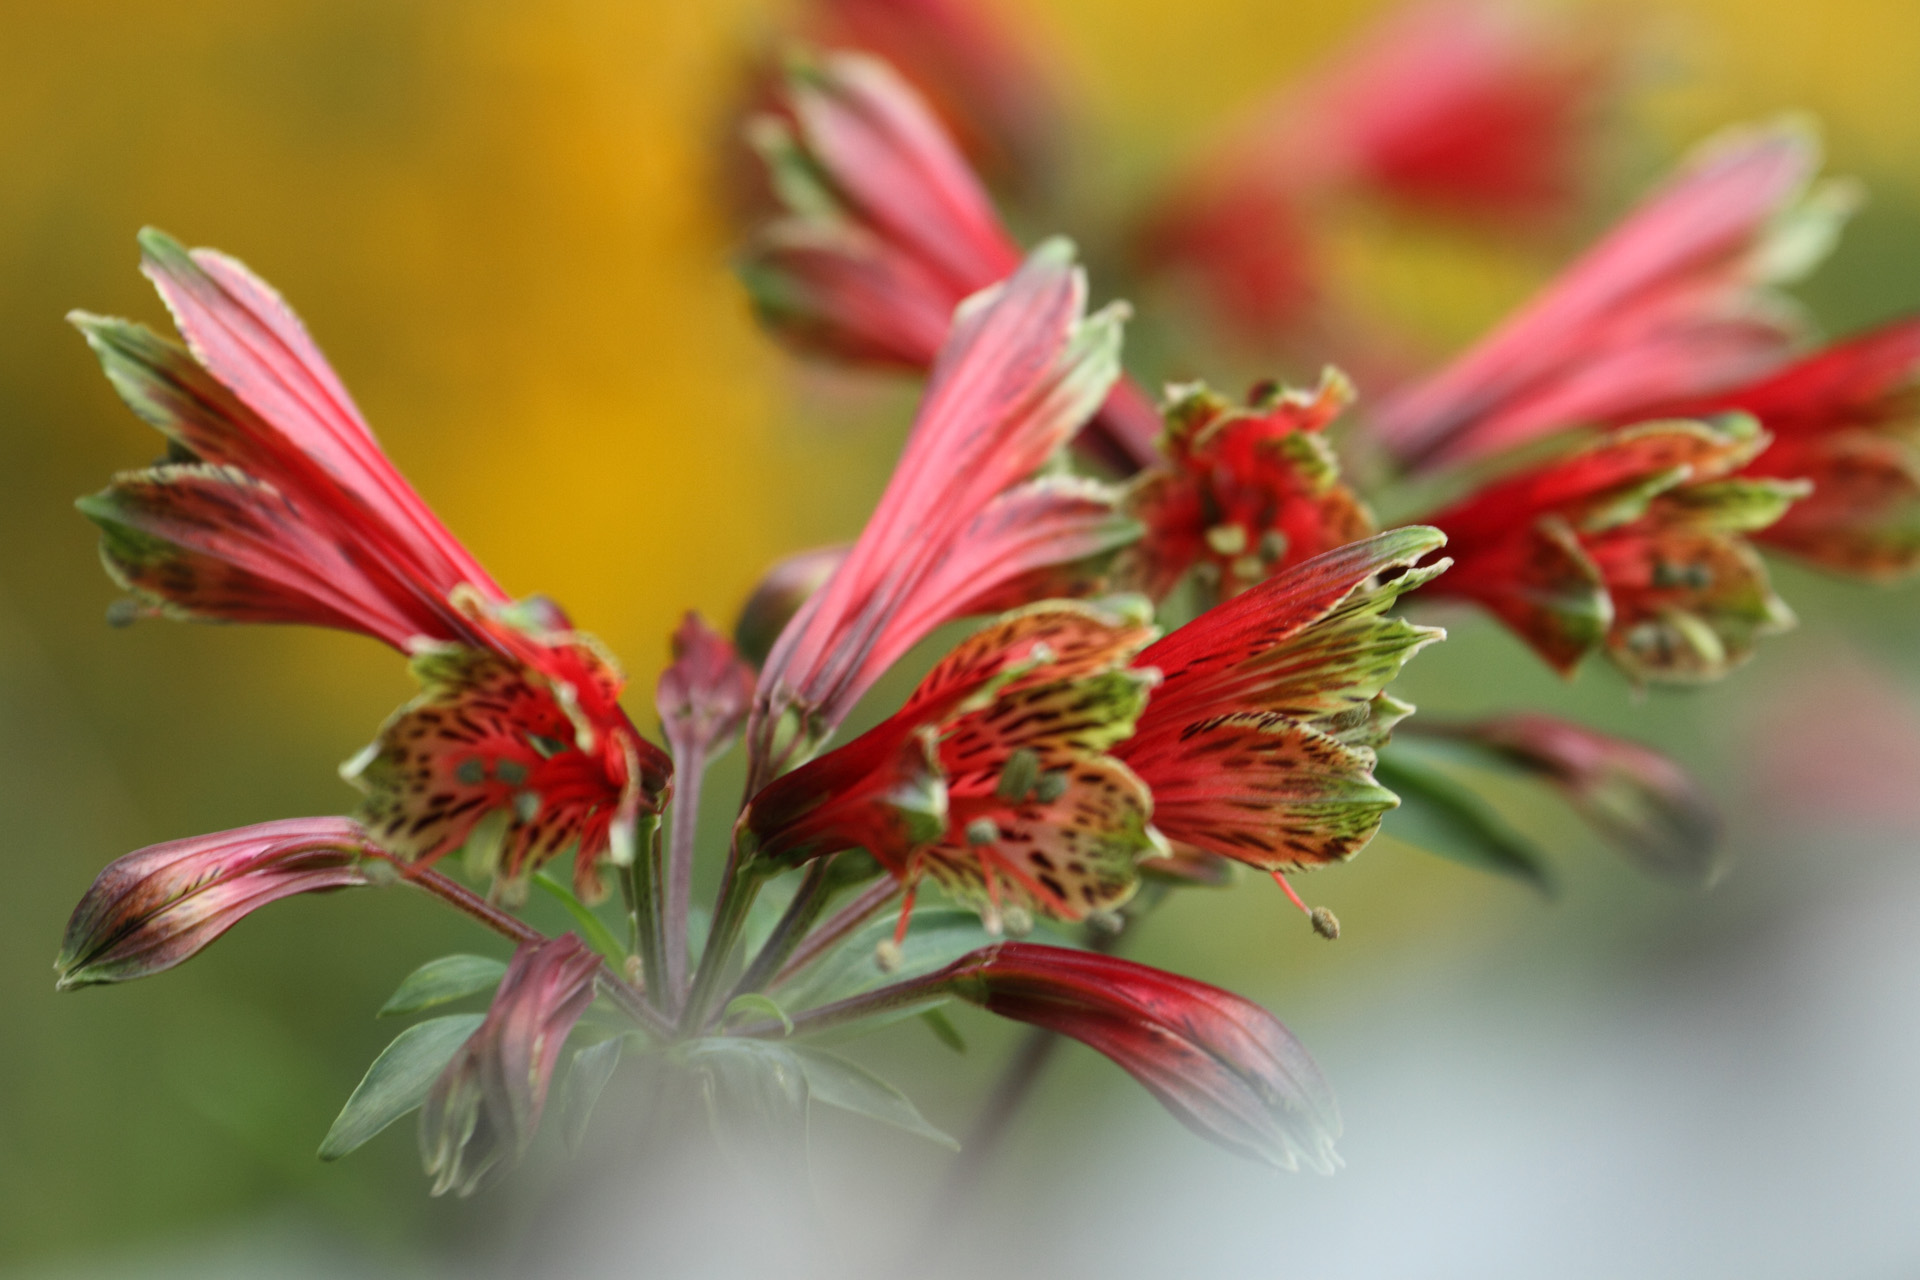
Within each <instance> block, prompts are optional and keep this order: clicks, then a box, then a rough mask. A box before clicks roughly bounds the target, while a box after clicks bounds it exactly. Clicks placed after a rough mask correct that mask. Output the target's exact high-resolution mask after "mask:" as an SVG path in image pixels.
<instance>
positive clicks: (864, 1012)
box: [729, 969, 957, 1040]
mask: <svg viewBox="0 0 1920 1280" xmlns="http://www.w3.org/2000/svg"><path fill="white" fill-rule="evenodd" d="M956 981H957V980H956V979H955V977H954V975H953V974H952V973H950V972H948V971H947V970H946V969H937V970H935V971H934V972H932V973H929V974H925V975H923V976H921V977H918V978H909V979H908V980H907V981H905V982H899V983H895V984H894V985H893V986H890V987H876V988H875V989H874V990H872V991H863V992H861V993H860V994H859V995H857V996H848V997H847V998H846V999H845V1000H839V1001H835V1002H834V1003H833V1004H823V1005H821V1006H820V1007H819V1008H817V1009H808V1010H807V1011H806V1012H805V1013H796V1014H794V1015H793V1018H792V1024H793V1025H792V1029H791V1030H789V1029H788V1026H787V1024H786V1023H784V1022H781V1021H779V1020H778V1019H774V1018H765V1019H762V1020H761V1021H759V1022H749V1023H747V1024H746V1025H744V1026H741V1027H737V1028H734V1029H733V1030H732V1031H731V1032H730V1033H729V1034H731V1035H737V1036H752V1037H755V1038H756V1039H762V1040H769V1039H779V1038H781V1037H784V1036H788V1035H795V1036H802V1035H811V1034H813V1033H815V1032H819V1031H825V1030H827V1029H828V1028H830V1027H837V1026H840V1025H841V1024H843V1023H847V1022H858V1021H859V1020H860V1019H862V1018H870V1017H872V1016H873V1015H874V1014H876V1013H885V1012H887V1011H888V1010H890V1009H899V1008H903V1007H904V1006H906V1005H910V1004H919V1003H921V1002H922V1001H924V1000H937V999H939V998H940V997H941V996H944V995H947V994H948V993H949V992H951V991H952V990H953V988H954V985H955V982H956Z"/></svg>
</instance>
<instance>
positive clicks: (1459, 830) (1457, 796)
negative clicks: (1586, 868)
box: [1373, 749, 1555, 897]
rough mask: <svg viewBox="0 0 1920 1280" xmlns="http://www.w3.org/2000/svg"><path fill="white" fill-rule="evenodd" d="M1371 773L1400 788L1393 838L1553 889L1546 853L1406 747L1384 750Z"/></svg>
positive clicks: (1390, 829) (1390, 830)
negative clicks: (1385, 753)
mask: <svg viewBox="0 0 1920 1280" xmlns="http://www.w3.org/2000/svg"><path fill="white" fill-rule="evenodd" d="M1373 776H1374V777H1375V778H1377V779H1379V780H1380V782H1381V783H1382V784H1384V785H1385V786H1387V787H1389V788H1391V789H1392V790H1394V791H1397V792H1398V793H1399V794H1400V807H1399V808H1398V809H1395V810H1394V811H1393V812H1392V813H1390V814H1388V815H1387V819H1386V823H1385V828H1384V829H1385V831H1386V833H1387V834H1388V835H1390V836H1392V837H1393V838H1394V839H1396V840H1400V841H1402V842H1404V843H1406V844H1411V845H1413V846H1415V847H1417V848H1420V849H1424V850H1426V851H1427V852H1428V853H1432V854H1436V855H1438V856H1439V857H1442V858H1446V859H1448V860H1449V861H1451V862H1458V863H1460V864H1461V865H1463V866H1468V867H1474V868H1477V869H1478V870H1481V871H1490V872H1493V873H1494V874H1495V875H1503V876H1507V877H1510V878H1512V879H1515V880H1520V881H1523V882H1524V883H1526V884H1530V885H1532V886H1533V887H1534V888H1535V889H1537V890H1539V891H1540V892H1541V893H1542V894H1545V895H1547V896H1549V897H1551V896H1552V895H1553V892H1554V889H1555V879H1554V874H1553V871H1552V868H1551V867H1549V866H1548V864H1547V860H1546V857H1545V855H1544V854H1543V853H1542V852H1541V851H1540V849H1539V848H1538V847H1537V846H1536V845H1535V844H1534V843H1533V842H1532V841H1530V840H1528V839H1527V838H1526V837H1525V836H1523V835H1521V834H1520V833H1519V832H1517V831H1515V830H1514V829H1513V828H1512V827H1510V826H1508V825H1507V822H1506V820H1505V819H1503V818H1502V817H1501V816H1500V815H1499V814H1498V813H1496V812H1494V810H1493V808H1492V806H1490V805H1489V804H1487V802H1486V801H1485V800H1482V799H1481V798H1480V797H1479V796H1478V795H1476V794H1474V792H1473V791H1472V790H1470V789H1469V788H1468V787H1466V786H1465V785H1463V784H1462V783H1460V782H1457V781H1455V780H1454V779H1453V778H1451V777H1449V776H1448V775H1447V774H1445V773H1443V772H1441V771H1440V770H1439V769H1437V768H1435V767H1434V766H1433V765H1430V764H1428V763H1426V762H1425V761H1424V760H1421V759H1419V758H1417V757H1415V756H1412V755H1409V754H1408V753H1407V752H1406V751H1405V750H1404V749H1396V750H1394V751H1392V752H1391V754H1390V755H1383V756H1381V757H1380V761H1379V763H1378V764H1377V765H1376V766H1375V767H1374V771H1373Z"/></svg>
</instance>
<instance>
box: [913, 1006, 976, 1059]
mask: <svg viewBox="0 0 1920 1280" xmlns="http://www.w3.org/2000/svg"><path fill="white" fill-rule="evenodd" d="M920 1020H921V1021H922V1022H924V1023H926V1024H927V1028H928V1029H929V1030H931V1031H932V1032H933V1035H934V1038H935V1039H936V1040H938V1041H939V1042H940V1043H941V1044H943V1045H945V1046H947V1048H949V1049H951V1050H953V1051H954V1052H955V1053H965V1052H966V1051H967V1042H966V1040H965V1039H964V1038H963V1037H962V1036H961V1034H960V1028H958V1027H956V1026H954V1025H953V1019H952V1018H949V1017H948V1016H947V1014H946V1011H945V1010H944V1009H941V1008H940V1007H939V1006H938V1005H936V1006H934V1007H933V1008H931V1009H923V1010H921V1012H920Z"/></svg>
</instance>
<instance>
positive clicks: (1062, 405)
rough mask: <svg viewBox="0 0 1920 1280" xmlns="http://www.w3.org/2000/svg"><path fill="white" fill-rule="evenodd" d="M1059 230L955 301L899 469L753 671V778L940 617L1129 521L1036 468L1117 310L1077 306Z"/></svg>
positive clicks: (821, 734) (1112, 329)
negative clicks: (982, 289)
mask: <svg viewBox="0 0 1920 1280" xmlns="http://www.w3.org/2000/svg"><path fill="white" fill-rule="evenodd" d="M1085 299H1086V282H1085V280H1084V278H1083V277H1082V276H1081V274H1080V272H1079V271H1078V270H1077V269H1076V268H1074V267H1073V266H1072V263H1071V251H1070V249H1069V248H1068V247H1067V246H1065V245H1064V243H1061V242H1055V243H1053V244H1050V245H1047V246H1043V247H1042V248H1041V249H1039V250H1036V251H1035V253H1034V255H1033V257H1032V258H1030V259H1029V260H1028V262H1027V264H1026V265H1025V266H1023V267H1022V268H1021V269H1020V270H1019V271H1017V272H1015V273H1014V274H1013V276H1012V277H1010V278H1009V279H1008V280H1007V281H1006V283H1005V284H1004V285H1000V286H996V287H995V288H994V289H992V290H990V291H988V292H986V293H983V294H981V295H979V296H977V297H976V298H974V299H973V300H972V301H970V302H969V303H968V304H967V305H966V306H965V307H963V308H961V310H960V311H959V313H958V314H957V315H956V317H955V321H954V327H953V332H952V334H951V335H950V336H949V337H948V339H947V343H946V346H945V347H944V348H943V349H942V351H941V354H940V357H939V359H938V361H937V362H936V363H935V365H934V369H933V373H932V376H931V378H930V379H929V381H928V384H927V391H926V395H925V397H924V398H923V399H922V401H921V405H920V412H919V414H918V415H917V416H916V417H915V419H914V424H913V430H912V432H911V434H910V435H909V436H908V439H907V443H906V447H905V449H904V451H903V452H902V454H901V458H900V464H899V466H898V467H897V468H896V469H895V471H894V476H893V480H892V481H891V482H890V483H889V484H888V486H887V491H886V493H885V494H883V495H882V496H881V499H880V503H879V506H878V507H877V508H876V509H875V511H874V513H873V517H872V519H870V520H869V521H868V522H867V526H866V528H865V529H864V530H863V531H862V532H861V534H860V538H859V540H858V541H857V542H856V543H855V544H854V546H853V549H852V550H851V551H849V552H848V553H847V556H846V559H845V560H843V561H842V562H841V563H840V565H839V567H838V568H837V569H836V570H835V571H834V573H833V576H832V578H830V579H829V580H828V582H827V585H826V586H825V587H823V588H821V589H820V591H819V592H818V593H817V594H815V595H814V596H813V597H812V598H811V599H810V600H808V602H807V603H806V604H805V605H804V606H803V607H802V608H801V610H800V612H799V613H798V614H796V615H795V616H794V618H793V620H792V621H791V622H790V623H789V624H788V625H787V627H786V629H785V631H783V632H782V633H781V636H780V639H779V641H778V642H777V643H776V644H775V645H774V647H773V651H772V653H770V654H769V655H768V657H767V661H766V663H765V665H764V666H763V667H762V669H761V673H760V685H759V692H758V694H757V696H756V699H755V705H754V711H753V716H752V719H751V720H750V722H749V725H748V741H749V744H750V746H751V747H752V749H753V751H754V754H755V766H754V768H755V780H756V782H765V781H767V780H768V779H770V778H771V777H773V776H774V775H775V774H776V773H777V772H779V766H780V765H781V764H782V763H784V762H785V761H787V760H790V759H792V758H795V757H796V756H798V757H800V758H804V755H805V754H807V753H808V752H810V751H811V749H812V747H813V746H814V745H815V744H817V743H818V742H819V741H821V740H822V739H824V738H825V737H826V735H827V734H829V733H831V732H832V730H833V728H834V727H835V726H836V725H837V724H839V722H840V720H841V718H842V717H843V716H845V715H846V713H847V712H848V711H849V710H850V709H851V708H852V706H853V703H854V701H855V700H856V699H858V698H859V696H860V695H861V694H862V693H864V692H865V691H866V690H867V688H868V687H870V686H871V685H872V683H873V681H874V680H876V679H878V678H879V676H880V674H881V673H882V672H884V671H885V670H886V669H887V668H888V667H890V666H892V665H893V663H894V662H895V661H897V660H898V659H899V658H900V657H901V656H902V655H903V654H905V653H906V651H907V650H908V649H910V648H912V647H913V645H914V644H916V643H917V642H919V641H920V640H921V639H922V638H923V637H924V636H926V635H927V633H928V632H930V631H932V630H933V629H934V628H935V627H937V626H939V625H940V624H941V623H944V622H947V621H950V620H952V619H954V618H960V617H965V616H967V615H968V614H971V613H978V612H981V611H982V610H983V609H985V608H989V607H994V605H995V604H996V603H997V602H999V601H1001V600H1003V599H1004V598H1005V597H1004V593H1005V591H1006V589H1007V588H1009V587H1010V586H1012V585H1013V584H1016V583H1020V582H1023V581H1030V580H1031V578H1032V576H1033V575H1035V574H1044V573H1049V572H1051V567H1052V566H1059V565H1073V564H1077V563H1079V562H1081V561H1084V560H1087V559H1088V558H1089V557H1092V556H1097V555H1100V554H1103V553H1105V552H1111V551H1113V550H1115V549H1117V548H1118V547H1119V546H1121V545H1122V544H1123V543H1125V542H1127V541H1129V540H1130V539H1131V538H1132V537H1133V536H1135V534H1136V533H1137V526H1135V525H1134V524H1133V522H1132V521H1130V520H1128V519H1126V518H1125V517H1124V516H1122V515H1120V514H1119V513H1118V512H1117V511H1116V510H1115V508H1114V504H1113V503H1112V502H1111V501H1107V502H1101V501H1090V500H1089V490H1088V489H1087V487H1086V486H1085V485H1084V484H1082V483H1079V482H1070V481H1069V482H1062V481H1058V480H1050V479H1040V480H1034V479H1031V477H1032V476H1033V475H1034V473H1035V472H1036V471H1037V470H1039V469H1040V467H1041V466H1042V465H1043V464H1045V463H1046V462H1047V460H1048V459H1049V458H1050V457H1051V456H1053V454H1054V453H1055V452H1056V451H1057V450H1059V449H1060V448H1061V447H1062V446H1063V445H1064V444H1065V443H1066V442H1067V441H1068V440H1069V439H1071V438H1072V435H1073V432H1074V431H1075V429H1077V428H1078V427H1079V425H1080V424H1081V423H1082V422H1084V421H1085V420H1086V417H1087V415H1088V414H1089V413H1091V412H1092V411H1093V409H1094V407H1095V406H1096V405H1098V404H1099V403H1100V401H1101V399H1102V397H1104V396H1105V394H1106V391H1107V388H1108V387H1110V386H1111V385H1112V384H1113V379H1114V377H1115V375H1116V373H1117V372H1118V368H1119V342H1120V317H1119V313H1117V312H1115V311H1113V310H1111V309H1109V310H1108V311H1105V312H1102V313H1100V314H1099V315H1096V316H1094V317H1092V318H1085V316H1084V311H1085Z"/></svg>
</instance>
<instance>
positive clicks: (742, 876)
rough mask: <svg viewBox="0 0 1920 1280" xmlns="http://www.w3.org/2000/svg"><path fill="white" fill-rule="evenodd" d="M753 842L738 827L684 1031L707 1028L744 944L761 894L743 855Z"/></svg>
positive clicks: (683, 1019) (682, 1026) (682, 1015)
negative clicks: (717, 997)
mask: <svg viewBox="0 0 1920 1280" xmlns="http://www.w3.org/2000/svg"><path fill="white" fill-rule="evenodd" d="M751 840H752V837H751V836H749V835H748V834H747V832H746V830H745V828H744V825H739V824H737V825H736V826H735V827H734V833H733V843H732V845H731V846H730V847H729V848H728V850H727V863H726V866H725V867H724V868H723V869H722V870H721V872H720V899H719V902H718V903H717V904H716V905H715V907H714V909H713V926H712V928H710V929H708V930H707V945H706V947H705V949H704V950H702V951H701V953H700V964H699V967H698V968H696V969H695V970H694V974H693V987H692V988H691V989H690V990H689V991H688V992H687V1004H686V1008H684V1009H682V1010H681V1012H680V1029H681V1031H682V1032H685V1033H688V1034H693V1033H697V1032H698V1031H700V1030H701V1028H703V1027H704V1026H705V1025H706V1021H707V1015H708V1014H709V1013H710V1012H711V1011H712V1009H713V1000H714V996H715V995H717V994H718V992H719V988H720V979H721V978H722V976H723V975H724V974H725V972H726V968H727V961H728V960H729V959H731V958H732V956H733V948H734V944H735V943H737V942H739V941H740V930H741V929H742V928H743V927H744V926H745V925H746V923H747V911H748V909H749V908H751V907H752V906H753V900H754V898H755V897H756V896H757V895H758V894H759V892H760V876H759V875H758V874H757V869H751V868H748V867H747V865H746V863H747V861H748V859H749V857H750V854H743V853H742V852H741V842H742V841H751Z"/></svg>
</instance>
